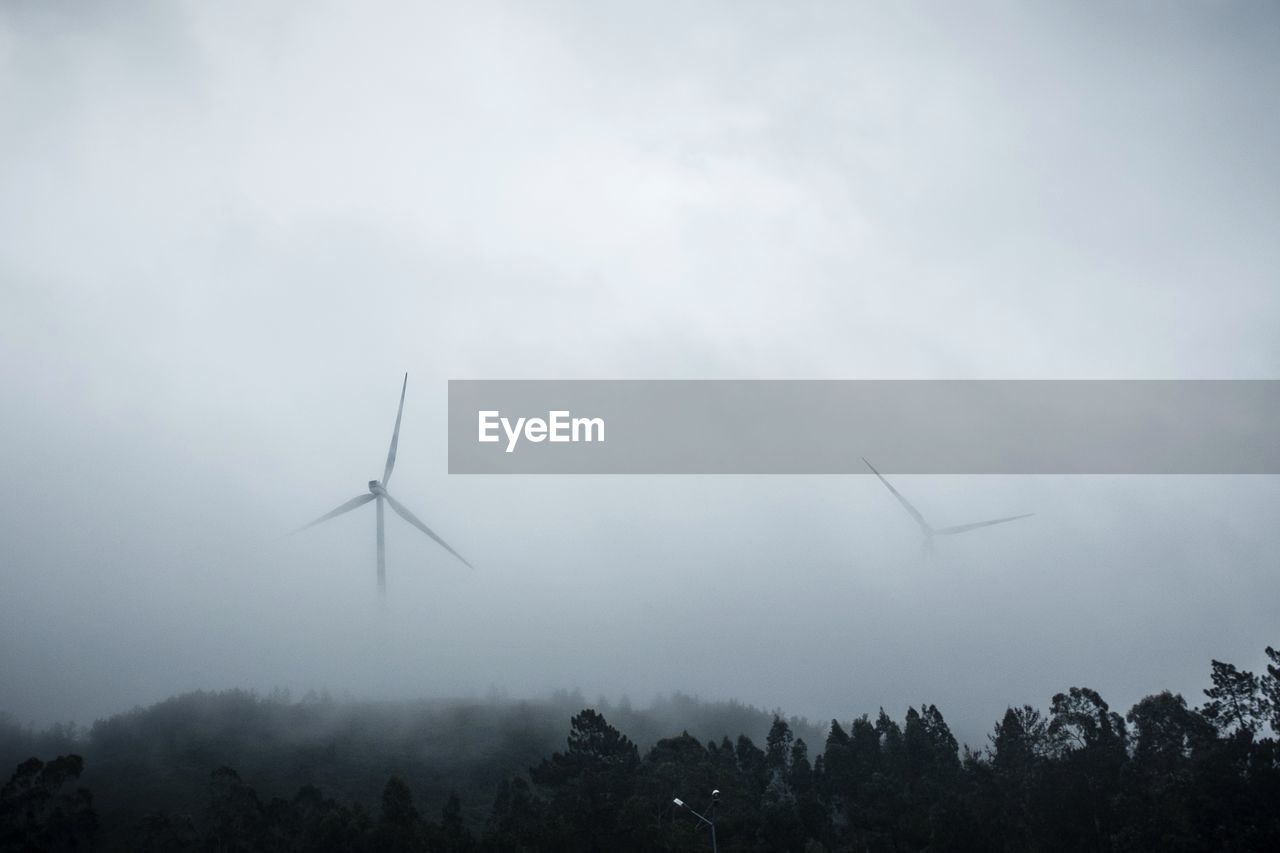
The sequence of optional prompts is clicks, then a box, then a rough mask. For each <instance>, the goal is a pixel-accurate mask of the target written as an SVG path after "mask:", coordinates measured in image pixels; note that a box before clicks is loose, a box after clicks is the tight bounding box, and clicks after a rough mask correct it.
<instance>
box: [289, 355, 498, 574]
mask: <svg viewBox="0 0 1280 853" xmlns="http://www.w3.org/2000/svg"><path fill="white" fill-rule="evenodd" d="M408 387H409V374H407V373H406V374H405V375H404V384H403V385H401V386H400V408H399V409H397V410H396V427H395V430H394V431H393V432H392V433H391V449H390V450H388V451H387V467H386V468H385V469H384V470H383V472H382V479H381V480H370V481H369V494H367V495H359V496H357V497H354V498H352V499H351V500H349V501H347V502H346V503H344V504H343V505H342V506H340V507H338V508H337V509H335V510H333V511H332V512H326V513H325V514H324V515H322V516H320V517H319V518H317V519H316V520H315V521H313V522H311V523H310V524H304V525H302V526H301V527H299V528H298V529H297V530H294V531H293V532H294V533H301V532H302V531H303V530H306V529H307V528H308V527H315V526H316V525H317V524H319V523H320V522H322V521H328V520H329V519H331V518H337V517H338V516H340V515H342V514H343V513H347V512H351V510H353V509H355V508H356V507H358V506H364V505H365V504H367V503H368V502H369V501H377V502H378V593H379V594H382V595H385V594H386V592H387V549H386V539H385V537H384V536H383V532H382V526H383V525H382V516H383V509H382V504H383V503H384V502H385V503H386V504H388V505H389V506H390V507H391V509H392V510H394V511H395V513H396V515H398V516H400V517H401V518H403V519H404V520H405V521H407V522H409V523H410V524H412V525H413V526H414V527H416V528H418V529H419V530H421V531H422V532H423V533H425V534H427V535H428V536H430V537H431V538H432V539H434V540H435V541H436V542H438V543H439V544H440V546H441V547H442V548H444V549H445V550H446V551H448V552H449V553H450V554H452V555H453V556H455V557H457V558H458V559H459V560H462V564H463V565H464V566H466V567H467V568H469V569H474V568H475V566H472V565H471V564H470V563H468V562H467V561H466V560H465V559H463V557H462V555H461V554H459V553H458V552H457V551H455V550H453V549H452V548H450V547H449V543H448V542H445V541H444V540H443V539H441V538H440V537H439V536H437V535H436V534H435V533H433V532H432V530H431V528H430V527H427V526H426V525H425V524H423V523H422V522H421V521H419V520H418V517H417V516H416V515H414V514H413V513H411V512H409V508H408V507H406V506H405V505H404V504H402V503H400V501H398V500H396V499H395V498H393V497H391V494H390V493H389V492H388V491H387V483H389V482H391V470H392V469H393V468H395V467H396V445H398V444H399V443H400V417H401V415H403V414H404V392H405V390H406V389H408Z"/></svg>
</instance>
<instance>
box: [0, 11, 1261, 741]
mask: <svg viewBox="0 0 1280 853" xmlns="http://www.w3.org/2000/svg"><path fill="white" fill-rule="evenodd" d="M1278 37H1280V15H1278V14H1277V13H1276V10H1275V9H1274V8H1272V7H1268V5H1267V4H1250V3H1235V4H1232V3H1195V4H1192V3H1187V4H1170V3H1158V4H1157V3H1130V4H1092V3H1072V4H1047V3H1046V4H1020V5H1017V6H1014V5H1013V4H1009V5H1008V6H1006V5H1005V4H992V5H988V4H963V8H962V7H961V5H956V4H927V5H926V4H918V5H917V4H909V3H908V4H876V5H871V4H866V5H863V4H844V3H842V4H836V3H792V4H781V3H773V4H765V3H739V2H734V3H729V2H725V3H705V4H688V3H681V4H677V3H670V4H654V3H645V4H635V3H630V4H628V3H620V2H619V3H591V4H588V3H576V4H574V3H540V4H510V5H508V4H487V3H477V4H471V3H468V4H461V3H459V4H452V5H439V4H434V5H428V4H418V3H413V4H410V3H405V4H392V3H362V4H355V3H321V4H316V3H292V4H290V3H279V4H261V3H248V2H245V3H195V2H188V3H166V2H155V3H141V2H131V3H116V4H110V5H102V4H88V3H71V2H54V3H36V2H7V3H2V4H0V400H2V401H3V404H2V405H0V436H3V441H2V442H0V477H2V478H3V483H4V488H3V489H0V708H4V709H8V710H10V711H12V712H13V713H14V714H15V715H16V716H17V717H18V718H19V719H20V720H24V721H27V720H30V721H33V722H35V723H37V724H45V723H47V722H50V721H53V720H68V719H74V720H78V721H80V722H90V721H92V720H93V719H94V718H95V717H98V716H102V715H105V714H108V713H112V712H116V711H120V710H126V709H128V708H129V707H131V706H133V705H134V704H145V703H149V702H153V701H156V700H159V699H162V698H164V697H166V696H168V695H170V694H172V693H174V692H177V691H183V690H189V689H195V688H223V687H236V686H239V687H252V688H257V689H263V690H267V689H270V688H271V687H273V686H277V685H278V686H286V687H290V688H292V689H293V690H294V691H295V692H297V691H304V690H306V689H307V688H312V687H315V688H319V687H327V688H329V689H331V690H335V691H340V690H349V691H351V692H352V693H353V694H354V695H358V696H419V695H431V696H467V695H483V694H484V693H486V692H487V691H488V690H489V689H490V688H497V689H499V690H506V691H509V692H510V693H511V694H512V695H518V696H523V695H536V694H538V693H540V692H543V691H546V690H548V689H551V688H556V687H575V686H576V687H581V688H582V689H583V690H584V692H586V693H587V694H588V695H590V696H594V695H596V694H599V693H604V694H607V695H609V696H611V697H614V698H616V697H619V696H621V695H623V694H627V695H629V696H630V697H631V698H632V700H633V701H638V702H643V701H645V700H646V699H648V698H649V697H651V696H653V695H654V694H655V693H659V692H668V691H672V690H677V689H679V690H685V691H688V692H692V693H697V694H700V695H702V696H704V697H707V698H729V697H735V698H738V699H741V700H743V701H747V702H752V703H755V704H760V705H764V706H767V707H775V706H781V707H782V708H784V709H785V710H787V711H788V712H792V713H799V714H805V715H808V716H811V717H814V718H818V719H823V718H830V717H833V716H835V717H839V718H841V719H845V720H847V719H849V718H851V717H853V716H854V715H856V714H861V713H864V712H871V713H874V712H875V711H876V709H877V708H878V707H879V706H880V705H884V706H885V707H886V708H887V709H888V710H890V711H891V712H892V713H893V714H894V715H895V716H897V717H901V714H902V713H903V712H904V711H905V708H906V705H907V704H909V703H910V704H918V703H920V702H933V703H936V704H938V706H939V707H940V708H941V710H942V711H943V713H944V715H945V716H946V717H947V718H948V720H950V721H951V723H952V725H953V727H954V728H955V729H956V730H957V734H958V735H959V736H960V737H961V739H962V740H967V741H969V742H970V743H973V744H975V745H976V744H977V743H978V741H979V740H980V739H981V738H982V736H983V734H984V733H985V732H986V731H987V730H988V728H989V727H990V725H992V724H993V723H994V721H995V720H996V719H997V718H998V717H999V715H1000V714H1001V713H1002V711H1003V709H1004V707H1005V706H1006V705H1007V704H1010V703H1022V702H1030V703H1033V704H1037V705H1040V706H1042V707H1043V706H1045V705H1047V703H1048V699H1049V697H1050V696H1051V695H1052V694H1053V693H1054V692H1057V691H1059V690H1064V689H1066V688H1067V687H1069V686H1072V685H1087V686H1092V687H1095V688H1097V689H1099V690H1101V692H1102V693H1103V695H1104V697H1105V698H1107V699H1109V700H1110V701H1111V702H1112V704H1113V705H1114V706H1118V707H1119V709H1120V710H1122V711H1123V710H1124V709H1127V708H1128V706H1129V705H1130V704H1132V703H1133V702H1134V701H1136V700H1137V699H1138V698H1140V697H1141V696H1143V695H1145V694H1147V693H1150V692H1154V691H1157V690H1160V689H1163V688H1172V689H1174V690H1179V691H1183V692H1184V693H1186V694H1187V695H1188V698H1189V699H1191V700H1192V701H1199V699H1200V698H1201V697H1200V696H1199V691H1200V689H1201V688H1202V687H1204V686H1206V685H1207V683H1208V669H1209V660H1210V658H1215V657H1216V658H1219V659H1227V660H1231V661H1234V662H1236V663H1238V664H1240V665H1242V666H1248V667H1251V668H1257V667H1258V666H1259V665H1260V663H1261V658H1262V654H1261V652H1262V648H1263V647H1264V646H1265V645H1267V644H1272V645H1277V644H1280V624H1277V612H1278V611H1277V609H1276V606H1275V604H1276V602H1277V601H1280V574H1278V573H1277V571H1276V569H1277V561H1278V558H1277V548H1276V542H1275V538H1276V533H1275V531H1276V529H1277V527H1276V513H1277V510H1278V509H1280V483H1277V480H1276V478H1274V477H1237V478H1230V477H1220V478H1215V477H1184V478H1176V477H1168V478H1158V477H1127V478H1126V477H1107V478H1103V477H1097V478H1083V477H1074V478H1073V477H1035V478H1033V477H1010V478H996V477H902V478H898V480H897V485H898V486H899V487H900V488H901V489H902V490H903V491H904V492H906V493H907V495H908V497H910V498H911V499H912V500H913V501H914V502H915V503H916V504H917V505H919V506H920V508H921V509H922V510H923V511H924V512H925V513H926V514H927V515H929V516H930V518H931V520H936V521H937V522H938V523H939V524H943V523H962V522H966V521H971V520H975V519H980V518H988V517H992V516H999V515H1010V514H1015V513H1020V512H1035V513H1037V515H1036V516H1035V518H1033V519H1028V520H1026V521H1020V522H1017V523H1015V524H1010V525H1007V526H1001V527H997V528H992V529H990V530H983V531H976V532H974V533H972V534H968V535H966V536H964V537H960V538H957V539H955V540H954V541H947V542H944V543H940V547H939V553H938V555H937V558H936V559H935V560H934V561H933V562H931V563H928V562H923V561H922V560H921V557H920V549H919V541H918V535H917V532H916V530H915V528H914V525H913V523H912V521H911V519H910V518H908V517H907V516H906V515H905V514H904V513H903V512H902V511H901V508H900V507H898V506H897V505H896V504H895V503H894V502H893V500H892V498H891V497H890V496H889V495H888V494H887V493H886V492H885V491H884V489H883V488H882V487H881V486H880V485H879V484H878V483H877V482H876V481H875V480H874V479H873V478H871V477H754V478H753V477H722V478H715V477H706V478H695V477H604V478H591V477H580V478H573V477H510V478H501V477H466V476H449V475H448V474H447V470H446V444H445V432H444V431H445V416H446V410H445V404H446V398H445V388H446V386H445V382H446V380H447V379H450V378H457V379H461V378H690V379H692V378H746V379H751V378H770V379H785V378H1276V377H1277V376H1280V335H1277V334H1276V330H1277V328H1280V287H1278V286H1277V274H1278V272H1280V241H1277V240H1276V239H1275V234H1276V232H1277V230H1278V229H1277V226H1278V225H1280V222H1278V216H1277V214H1278V213H1280V175H1278V174H1277V165H1276V162H1277V161H1276V158H1275V152H1276V151H1277V150H1280V74H1278V73H1277V72H1278V70H1280V51H1277V50H1276V45H1277V38H1278ZM405 371H408V372H409V374H410V379H409V387H408V399H407V403H406V408H405V416H404V426H403V432H402V436H401V444H400V455H399V462H398V466H397V470H396V478H395V479H396V488H395V492H396V494H397V495H398V497H399V498H400V499H401V500H402V501H404V502H405V503H406V504H407V505H408V506H409V507H410V508H411V509H413V510H414V511H415V512H416V513H417V514H418V515H420V516H421V517H423V518H424V519H425V520H426V521H427V523H428V524H431V525H432V526H433V527H434V528H435V529H436V530H437V531H438V532H439V533H440V534H441V535H443V536H444V537H445V538H446V539H447V540H448V541H449V542H450V543H451V544H452V545H454V547H456V548H457V549H458V550H459V551H461V552H462V553H463V554H464V555H465V556H467V558H468V559H469V560H470V561H471V562H473V563H474V564H475V565H476V566H477V571H475V572H474V573H470V572H468V571H467V570H466V569H465V568H463V567H461V566H459V565H458V564H457V563H456V562H453V561H452V560H451V559H450V558H449V557H448V555H447V554H445V553H444V552H442V551H441V550H440V549H439V548H437V547H436V546H434V545H433V544H432V543H431V542H430V541H428V540H427V539H426V538H425V537H422V536H420V535H419V534H417V533H416V532H414V531H413V530H412V529H411V528H409V527H408V526H407V525H404V524H402V523H400V522H399V520H398V519H395V518H390V519H389V520H388V586H389V596H388V600H387V602H386V603H385V606H383V605H379V602H378V599H377V594H376V584H375V574H374V554H373V551H374V549H373V544H374V543H373V539H374V520H373V512H372V510H371V509H369V508H365V509H364V511H361V512H356V513H352V514H351V515H348V516H344V517H343V518H341V519H338V520H336V521H334V522H331V523H329V524H328V525H325V526H324V527H320V528H316V529H314V530H311V531H308V532H307V533H306V534H304V535H300V536H298V537H291V538H281V534H282V533H283V532H285V531H287V530H289V529H291V528H293V527H296V526H297V525H298V524H300V523H302V522H304V521H306V520H309V519H310V518H311V517H314V516H315V515H318V514H319V513H321V512H323V511H325V510H327V509H329V508H331V507H333V506H336V505H337V504H338V503H340V502H341V501H343V500H345V499H346V498H349V497H352V496H354V495H356V494H359V493H360V492H361V491H362V490H364V489H365V483H366V481H368V480H369V479H372V478H375V477H378V476H380V473H381V470H382V463H383V459H384V457H385V453H386V442H387V439H388V437H389V433H390V429H391V424H392V421H393V420H394V416H395V405H396V400H397V395H398V391H399V383H400V377H401V375H402V373H403V372H405Z"/></svg>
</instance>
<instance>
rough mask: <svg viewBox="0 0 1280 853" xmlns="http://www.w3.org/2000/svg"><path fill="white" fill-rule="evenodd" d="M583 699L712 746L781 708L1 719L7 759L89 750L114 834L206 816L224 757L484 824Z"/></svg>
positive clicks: (402, 705) (341, 704)
mask: <svg viewBox="0 0 1280 853" xmlns="http://www.w3.org/2000/svg"><path fill="white" fill-rule="evenodd" d="M588 706H592V707H596V708H599V709H600V710H601V711H602V712H603V713H605V714H606V715H607V716H608V718H609V719H610V721H612V722H613V723H614V724H615V725H616V726H617V727H618V728H619V729H620V730H621V731H623V732H624V733H626V734H627V735H628V736H629V737H630V738H631V739H632V740H633V741H635V742H636V744H637V745H639V746H640V747H641V748H642V749H644V748H647V747H649V746H650V745H652V744H653V743H655V742H657V741H658V740H659V739H660V738H663V737H669V736H670V735H671V734H672V733H673V732H680V731H688V732H689V733H690V734H691V735H692V736H694V737H696V738H697V739H698V740H700V741H702V742H704V743H705V742H706V741H709V740H716V741H719V740H720V739H721V738H723V737H725V736H728V737H730V738H731V739H732V738H736V737H737V736H738V735H739V734H745V735H747V736H748V737H750V738H752V740H754V741H756V742H763V740H764V738H765V736H766V734H767V733H768V731H769V727H770V725H771V723H772V721H773V717H774V715H773V714H772V713H769V712H766V711H763V710H760V709H758V708H754V707H750V706H747V705H743V704H741V703H738V702H732V701H730V702H703V701H700V700H698V699H695V698H692V697H689V696H685V695H682V694H676V695H674V696H672V697H669V698H665V699H660V700H658V701H656V702H655V703H654V704H652V705H651V706H649V707H648V708H644V709H636V708H633V707H632V706H631V705H630V704H629V703H627V702H625V701H624V702H622V703H620V704H610V703H608V702H595V703H592V702H588V701H586V700H585V699H584V698H583V696H582V695H581V694H580V693H577V692H558V693H556V694H553V695H552V696H550V697H549V698H546V699H541V700H533V701H506V700H497V699H495V700H488V701H486V700H471V701H462V700H453V701H443V700H430V701H428V700H422V701H400V702H371V701H354V700H346V699H333V698H330V697H328V696H317V695H315V694H308V695H307V697H306V698H304V699H302V700H301V701H293V700H291V699H290V698H289V697H288V695H287V694H284V693H276V694H273V695H270V696H260V695H257V694H255V693H252V692H248V691H242V690H231V691H224V692H195V693H187V694H183V695H180V696H175V697H173V698H170V699H167V700H165V701H163V702H159V703H157V704H155V705H152V706H150V707H147V708H137V709H134V710H132V711H129V712H127V713H122V714H117V715H115V716H112V717H109V718H107V719H104V720H99V721H97V722H96V723H94V725H93V726H92V727H91V728H90V729H89V730H88V731H87V732H82V733H79V734H77V733H76V732H75V731H74V729H71V728H68V727H54V728H52V729H50V730H47V731H45V732H39V733H36V732H31V731H28V730H24V729H22V728H20V727H18V726H16V725H14V724H13V723H12V722H7V723H6V722H4V721H3V720H0V762H3V765H2V766H7V767H11V766H13V765H15V764H16V763H17V762H18V761H21V760H22V759H25V758H27V757H28V756H30V755H44V756H52V755H57V754H62V753H68V752H78V753H80V754H82V755H84V757H85V773H84V776H83V778H82V779H81V782H82V783H83V784H84V785H85V786H87V787H88V788H90V789H91V790H92V791H93V792H94V797H95V806H96V808H97V810H98V812H99V814H100V815H101V816H102V818H103V823H104V829H106V830H107V831H108V832H110V829H111V828H112V827H120V826H123V825H128V824H132V823H133V822H134V821H135V820H136V819H137V818H139V817H141V816H142V815H145V814H148V813H154V812H164V813H169V814H187V815H191V816H193V817H199V815H200V814H201V812H202V810H203V809H204V808H205V807H206V805H207V802H208V796H209V778H210V777H209V774H210V772H211V771H212V770H214V769H216V768H218V767H220V766H224V765H225V766H229V767H234V768H235V769H236V770H237V771H238V773H239V774H240V776H241V777H242V778H243V779H244V780H245V781H246V782H247V783H249V784H251V785H253V786H254V787H255V788H256V789H257V790H258V791H259V792H260V793H261V794H263V795H264V796H267V797H272V796H279V797H290V796H292V795H293V794H294V793H295V792H296V791H297V790H298V789H299V788H300V787H302V786H304V785H314V786H316V787H317V788H319V789H321V790H323V791H324V792H325V794H326V795H329V796H333V797H336V798H337V799H339V800H342V801H348V802H356V803H365V804H367V805H373V804H376V803H377V802H378V798H379V797H380V795H381V793H382V790H383V787H384V786H385V785H386V782H387V779H388V777H390V776H393V775H395V776H399V777H400V778H402V779H404V780H405V782H407V783H408V784H409V786H410V787H411V788H412V790H413V791H414V793H415V796H416V797H417V798H418V801H419V802H421V803H423V804H424V805H426V806H427V807H429V808H433V809H434V808H436V807H438V804H442V803H444V802H445V801H446V800H447V798H448V797H449V795H450V794H451V793H454V792H456V793H457V794H458V795H459V796H460V797H461V799H462V805H463V809H464V814H465V817H466V819H467V821H468V822H469V823H472V824H473V825H479V824H481V823H482V822H483V821H484V819H485V818H486V817H487V816H488V811H489V808H490V806H491V804H492V802H493V796H494V792H495V790H497V787H498V785H499V783H500V782H501V781H502V780H503V779H507V778H510V777H511V776H513V775H524V774H527V772H528V770H529V768H530V767H531V766H533V765H536V764H537V763H538V762H540V761H541V760H542V759H543V758H545V757H546V756H547V755H549V754H551V753H552V752H554V751H556V750H559V749H563V748H564V744H565V734H566V732H567V730H568V721H569V719H570V717H572V716H573V715H574V714H576V713H578V712H579V711H580V710H582V709H583V708H584V707H588ZM789 722H790V723H791V726H792V729H793V730H794V731H795V732H796V734H797V735H798V736H800V737H804V738H806V739H807V740H808V741H809V742H810V743H813V744H815V745H817V744H820V743H821V742H822V739H823V738H824V737H825V734H826V732H825V728H822V727H818V726H815V725H812V724H810V723H808V722H807V721H805V720H803V719H797V718H792V719H791V720H790V721H789Z"/></svg>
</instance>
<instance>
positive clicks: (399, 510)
mask: <svg viewBox="0 0 1280 853" xmlns="http://www.w3.org/2000/svg"><path fill="white" fill-rule="evenodd" d="M386 498H387V503H389V504H391V508H392V509H393V510H395V511H396V514H397V515H399V516H400V517H401V518H403V519H404V520H405V521H407V522H409V523H410V524H412V525H413V526H414V527H416V528H418V529H419V530H421V531H422V532H423V533H425V534H427V535H428V536H430V537H431V538H432V539H434V540H436V542H437V543H439V545H440V546H441V547H442V548H444V549H445V550H446V551H448V552H449V553H450V554H452V555H453V556H455V557H457V558H458V559H459V560H462V564H463V565H464V566H466V567H467V568H468V569H472V570H474V569H475V566H473V565H471V564H470V563H468V562H467V561H466V559H465V558H463V556H462V555H461V554H459V553H458V552H457V551H455V550H453V549H452V548H450V547H449V543H448V542H446V541H444V540H443V539H441V538H440V537H439V536H437V535H435V533H433V532H432V531H431V528H430V527H427V526H426V525H425V524H423V523H422V522H421V521H419V520H418V517H417V516H416V515H414V514H413V513H411V512H409V509H408V507H406V506H405V505H404V504H402V503H400V501H398V500H396V499H395V498H393V497H391V495H386Z"/></svg>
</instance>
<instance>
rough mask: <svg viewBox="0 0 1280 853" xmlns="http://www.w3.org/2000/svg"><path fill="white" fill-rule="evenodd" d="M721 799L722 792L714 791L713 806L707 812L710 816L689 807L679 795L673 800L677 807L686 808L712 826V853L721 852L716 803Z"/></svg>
mask: <svg viewBox="0 0 1280 853" xmlns="http://www.w3.org/2000/svg"><path fill="white" fill-rule="evenodd" d="M719 800H720V792H719V791H718V790H716V791H712V792H711V807H710V808H709V809H707V814H708V815H710V817H704V816H703V815H700V814H698V813H697V812H695V811H694V810H693V809H691V808H689V806H688V805H687V804H686V803H685V801H684V800H682V799H680V798H679V797H676V798H675V799H674V800H672V801H671V802H673V803H675V804H676V806H677V807H679V808H682V809H684V810H685V811H687V812H688V813H689V814H691V815H693V816H694V817H696V818H697V819H698V820H700V821H702V822H703V823H705V824H706V825H707V826H709V827H711V853H719V850H718V849H717V848H716V803H717V802H718V801H719Z"/></svg>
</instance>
